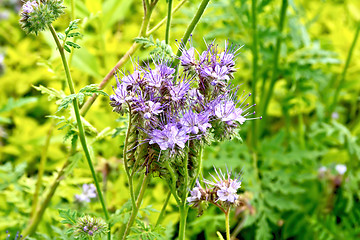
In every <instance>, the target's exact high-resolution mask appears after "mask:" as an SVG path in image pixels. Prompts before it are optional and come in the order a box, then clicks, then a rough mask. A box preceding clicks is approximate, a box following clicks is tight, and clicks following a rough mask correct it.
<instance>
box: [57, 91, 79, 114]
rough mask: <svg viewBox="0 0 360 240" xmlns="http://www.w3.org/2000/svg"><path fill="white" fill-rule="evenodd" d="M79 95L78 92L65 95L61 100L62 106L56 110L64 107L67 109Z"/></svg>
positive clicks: (58, 110)
mask: <svg viewBox="0 0 360 240" xmlns="http://www.w3.org/2000/svg"><path fill="white" fill-rule="evenodd" d="M76 97H77V95H76V94H70V95H69V96H66V97H64V98H63V99H62V100H61V103H60V106H59V107H58V109H57V111H56V112H60V111H61V110H62V109H66V108H68V107H69V104H71V103H72V101H73V100H74V99H75V98H76Z"/></svg>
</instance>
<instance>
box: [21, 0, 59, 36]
mask: <svg viewBox="0 0 360 240" xmlns="http://www.w3.org/2000/svg"><path fill="white" fill-rule="evenodd" d="M64 8H65V7H64V6H63V5H62V0H33V1H31V0H30V1H27V2H25V3H24V5H23V6H22V9H21V13H20V15H21V19H20V25H21V27H22V29H23V30H24V31H25V32H26V33H28V34H29V33H35V34H36V35H37V34H38V33H39V32H40V31H43V30H45V28H46V27H48V25H50V24H51V23H52V22H53V21H55V20H56V19H57V18H58V17H59V16H60V15H61V14H63V13H64Z"/></svg>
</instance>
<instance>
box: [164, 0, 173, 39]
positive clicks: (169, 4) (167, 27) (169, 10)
mask: <svg viewBox="0 0 360 240" xmlns="http://www.w3.org/2000/svg"><path fill="white" fill-rule="evenodd" d="M171 8H172V0H168V13H167V14H168V16H167V21H166V30H165V43H166V44H169V38H170V24H171Z"/></svg>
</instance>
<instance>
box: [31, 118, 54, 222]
mask: <svg viewBox="0 0 360 240" xmlns="http://www.w3.org/2000/svg"><path fill="white" fill-rule="evenodd" d="M54 127H55V122H54V121H53V122H52V123H51V127H50V129H49V131H48V133H47V135H46V140H45V145H44V147H43V149H42V153H41V158H40V166H39V172H38V178H37V181H36V187H35V192H34V198H33V201H32V210H31V217H33V216H34V214H35V211H36V209H37V207H38V200H39V193H40V188H41V184H42V177H43V175H44V171H45V165H46V160H47V153H48V149H49V145H50V140H51V137H52V135H53V130H54Z"/></svg>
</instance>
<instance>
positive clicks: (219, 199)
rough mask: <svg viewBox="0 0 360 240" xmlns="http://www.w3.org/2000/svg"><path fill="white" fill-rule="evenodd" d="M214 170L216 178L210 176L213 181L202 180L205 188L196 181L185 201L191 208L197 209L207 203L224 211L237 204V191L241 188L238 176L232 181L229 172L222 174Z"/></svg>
mask: <svg viewBox="0 0 360 240" xmlns="http://www.w3.org/2000/svg"><path fill="white" fill-rule="evenodd" d="M214 169H215V173H216V176H217V177H214V176H213V175H211V176H212V178H213V181H208V180H204V183H205V188H203V187H202V186H201V185H200V182H199V181H197V182H196V186H195V187H194V188H193V189H192V190H191V191H190V197H188V198H187V201H188V203H189V204H190V205H192V206H193V207H198V206H200V204H201V203H203V202H209V203H213V204H215V205H217V206H218V207H220V208H221V209H222V210H224V209H226V208H228V207H230V206H236V205H237V204H238V198H239V195H238V194H237V191H238V189H239V188H240V187H241V180H240V175H239V176H238V177H237V178H234V179H233V178H231V172H230V171H228V170H227V171H226V174H224V173H223V172H222V171H221V170H220V169H219V170H217V169H216V168H214Z"/></svg>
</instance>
